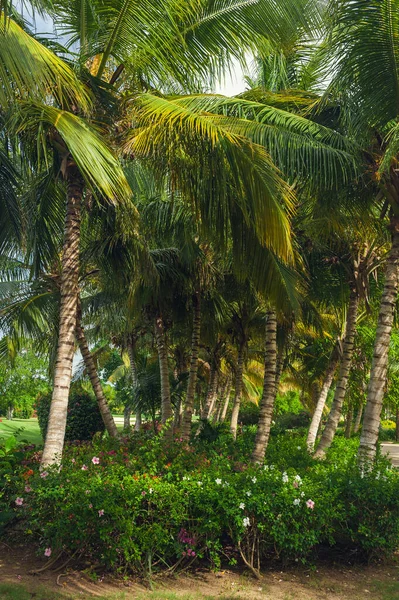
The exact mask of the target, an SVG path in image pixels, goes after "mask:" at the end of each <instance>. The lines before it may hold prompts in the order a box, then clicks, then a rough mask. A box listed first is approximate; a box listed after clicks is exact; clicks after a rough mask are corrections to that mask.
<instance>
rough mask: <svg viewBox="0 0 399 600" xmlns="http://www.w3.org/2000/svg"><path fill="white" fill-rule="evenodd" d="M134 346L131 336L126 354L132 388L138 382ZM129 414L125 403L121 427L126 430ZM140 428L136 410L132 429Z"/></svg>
mask: <svg viewBox="0 0 399 600" xmlns="http://www.w3.org/2000/svg"><path fill="white" fill-rule="evenodd" d="M134 347H135V339H134V338H133V336H132V337H131V338H130V339H129V340H128V342H127V354H128V357H129V366H130V378H131V380H132V388H133V390H135V389H136V387H137V384H138V378H137V366H136V361H135V358H134ZM131 415H132V407H131V406H129V405H127V406H126V407H125V411H124V413H123V416H124V420H123V428H124V429H127V430H128V431H129V430H130V427H131V425H130V418H131ZM140 429H141V412H140V411H136V420H135V424H134V431H140Z"/></svg>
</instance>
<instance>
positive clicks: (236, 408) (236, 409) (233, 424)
mask: <svg viewBox="0 0 399 600" xmlns="http://www.w3.org/2000/svg"><path fill="white" fill-rule="evenodd" d="M243 370H244V344H240V347H239V349H238V358H237V371H236V380H235V390H234V404H233V411H232V413H231V421H230V431H231V435H232V436H233V440H235V439H236V438H237V424H238V415H239V413H240V405H241V395H242V383H243V382H242V374H243Z"/></svg>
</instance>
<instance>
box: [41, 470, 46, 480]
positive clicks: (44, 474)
mask: <svg viewBox="0 0 399 600" xmlns="http://www.w3.org/2000/svg"><path fill="white" fill-rule="evenodd" d="M47 475H48V473H47V471H43V472H42V473H40V477H41V478H42V479H46V477H47Z"/></svg>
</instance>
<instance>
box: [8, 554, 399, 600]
mask: <svg viewBox="0 0 399 600" xmlns="http://www.w3.org/2000/svg"><path fill="white" fill-rule="evenodd" d="M45 564H46V563H45V560H44V559H43V560H42V559H40V558H38V557H37V556H35V553H34V551H33V550H32V549H30V548H29V547H26V546H13V547H12V548H11V547H8V546H7V545H5V544H4V543H0V583H11V584H14V585H19V584H20V585H21V586H24V587H25V589H27V590H28V591H29V592H31V593H32V598H34V596H35V591H36V590H43V589H46V590H51V591H56V592H58V593H62V594H65V598H68V599H76V598H96V597H97V598H98V597H101V598H104V597H105V598H107V597H110V598H112V597H114V598H115V596H116V597H117V598H118V599H122V598H123V599H124V600H133V599H136V598H140V599H142V598H145V597H147V598H154V600H155V599H158V598H159V599H161V598H165V600H169V598H173V599H174V598H176V600H178V599H182V600H201V598H207V599H209V598H220V599H222V598H223V600H258V599H259V600H363V599H364V598H370V600H395V599H397V600H399V563H390V564H386V563H385V564H380V565H373V566H355V567H343V566H339V565H328V566H327V565H322V566H319V567H315V568H313V569H306V568H304V567H300V566H298V567H297V568H290V569H287V570H282V571H279V570H270V571H267V572H265V573H264V574H263V576H262V579H261V580H260V581H257V580H256V579H255V578H254V577H253V576H252V575H251V574H249V573H247V572H245V571H242V572H233V571H230V570H226V571H221V572H219V573H213V572H210V571H202V570H200V569H198V570H196V571H193V572H191V573H190V574H187V573H186V574H179V575H178V576H173V577H165V576H163V577H156V578H155V580H154V581H153V590H154V591H155V592H156V593H155V594H154V595H153V594H151V593H149V587H148V585H145V584H143V583H142V582H140V581H137V580H134V579H127V580H123V579H120V580H116V579H114V578H112V577H110V576H109V575H104V576H102V577H98V579H97V581H93V579H92V577H90V576H89V575H88V573H87V572H85V571H84V565H80V569H81V570H75V569H72V568H69V569H68V568H65V569H61V570H59V571H55V570H50V569H48V570H46V571H43V572H41V573H39V574H36V575H33V574H31V571H34V570H37V569H40V568H41V567H43V566H44V565H45Z"/></svg>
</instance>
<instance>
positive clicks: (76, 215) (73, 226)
mask: <svg viewBox="0 0 399 600" xmlns="http://www.w3.org/2000/svg"><path fill="white" fill-rule="evenodd" d="M82 195H83V180H82V178H81V177H80V174H79V171H78V170H77V169H76V168H73V167H69V172H68V174H67V206H66V218H65V231H64V242H63V249H62V271H61V282H60V296H61V302H60V319H59V330H58V346H57V354H56V361H55V369H54V388H53V395H52V398H51V406H50V414H49V420H48V427H47V434H46V440H45V443H44V449H43V456H42V462H41V465H42V467H47V466H48V465H51V464H54V463H57V462H60V461H61V457H62V450H63V447H64V438H65V428H66V420H67V410H68V396H69V388H70V386H71V377H72V362H73V355H74V351H75V327H76V313H77V307H78V285H79V242H80V218H81V205H82Z"/></svg>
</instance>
